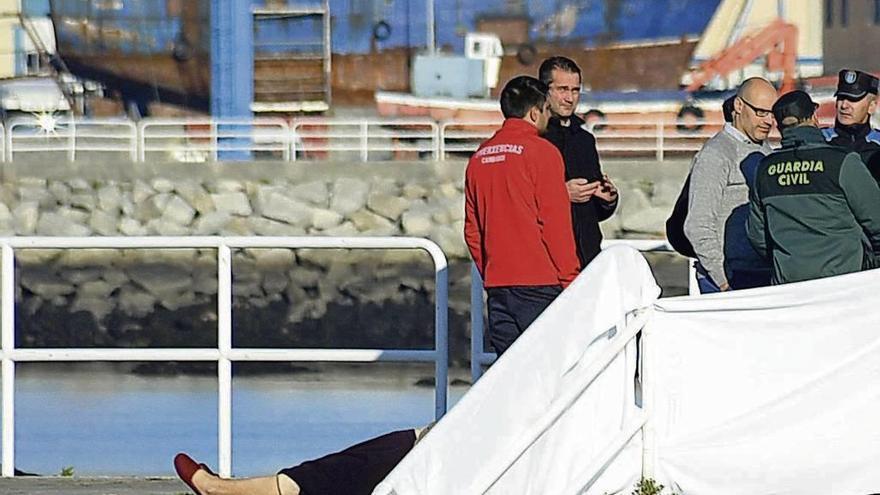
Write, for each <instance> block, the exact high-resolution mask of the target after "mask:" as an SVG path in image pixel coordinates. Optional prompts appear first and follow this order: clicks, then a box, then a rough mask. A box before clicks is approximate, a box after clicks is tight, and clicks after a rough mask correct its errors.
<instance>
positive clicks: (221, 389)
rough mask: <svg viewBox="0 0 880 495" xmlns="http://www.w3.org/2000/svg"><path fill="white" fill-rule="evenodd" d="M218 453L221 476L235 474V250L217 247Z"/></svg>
mask: <svg viewBox="0 0 880 495" xmlns="http://www.w3.org/2000/svg"><path fill="white" fill-rule="evenodd" d="M217 348H218V349H219V350H220V358H219V360H218V363H217V396H218V404H217V407H218V409H217V419H218V425H217V433H218V434H217V455H218V457H219V462H218V465H219V468H220V476H223V477H227V478H228V477H229V476H231V475H232V362H231V361H230V359H229V353H230V351H231V350H232V250H231V249H230V248H229V246H227V245H226V244H221V245H220V246H219V247H218V248H217Z"/></svg>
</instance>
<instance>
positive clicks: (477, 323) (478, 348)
mask: <svg viewBox="0 0 880 495" xmlns="http://www.w3.org/2000/svg"><path fill="white" fill-rule="evenodd" d="M617 244H624V245H627V246H630V247H632V248H634V249H638V250H639V251H642V252H646V251H647V252H662V253H674V252H675V250H674V249H672V246H671V245H670V244H669V243H668V242H667V241H665V240H662V239H657V240H654V239H606V240H604V241H603V242H602V247H608V246H613V245H617ZM687 266H688V274H687V276H688V294H690V295H696V294H699V293H700V292H699V288H698V287H697V283H696V270H695V268H694V263H693V261H692V260H690V259H689V260H688V261H687ZM470 307H471V318H470V323H471V381H472V383H476V382H477V380H479V379H480V377H481V376H482V375H483V366H485V365H489V364H492V363H493V362H495V359H497V356H496V355H495V353H494V352H486V350H485V348H484V347H483V344H484V342H483V340H484V335H485V330H484V325H483V308H484V304H483V279H482V278H481V277H480V272H479V271H477V267H476V265H474V264H473V263H472V264H471V306H470Z"/></svg>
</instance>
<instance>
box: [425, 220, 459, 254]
mask: <svg viewBox="0 0 880 495" xmlns="http://www.w3.org/2000/svg"><path fill="white" fill-rule="evenodd" d="M428 237H429V238H430V239H431V240H432V241H434V242H436V243H437V245H438V246H440V249H442V250H443V252H444V253H446V257H447V258H467V257H468V256H469V254H468V250H467V244H465V242H464V231H463V230H462V228H461V227H459V224H458V223H455V224H453V226H447V225H437V226H436V227H434V228H433V229H432V230H431V233H430V235H429V236H428Z"/></svg>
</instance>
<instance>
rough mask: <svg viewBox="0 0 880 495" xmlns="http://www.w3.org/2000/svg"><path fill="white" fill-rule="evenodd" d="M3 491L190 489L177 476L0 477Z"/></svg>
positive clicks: (106, 494)
mask: <svg viewBox="0 0 880 495" xmlns="http://www.w3.org/2000/svg"><path fill="white" fill-rule="evenodd" d="M0 493H2V494H3V495H185V494H189V493H191V492H190V491H189V490H188V489H187V488H186V485H184V484H183V483H182V482H181V481H180V480H178V479H177V478H170V477H169V478H159V477H148V478H77V477H54V476H38V477H29V476H27V477H25V476H22V477H16V478H0Z"/></svg>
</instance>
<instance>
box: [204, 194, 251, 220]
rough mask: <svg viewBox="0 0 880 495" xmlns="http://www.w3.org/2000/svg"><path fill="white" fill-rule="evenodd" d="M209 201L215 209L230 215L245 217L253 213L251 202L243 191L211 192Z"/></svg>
mask: <svg viewBox="0 0 880 495" xmlns="http://www.w3.org/2000/svg"><path fill="white" fill-rule="evenodd" d="M211 201H212V203H213V204H214V208H216V209H217V211H222V212H226V213H228V214H230V215H238V216H243V217H246V216H249V215H251V214H252V213H253V209H252V208H251V202H250V200H249V199H248V197H247V194H245V193H243V192H228V193H219V194H212V195H211Z"/></svg>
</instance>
